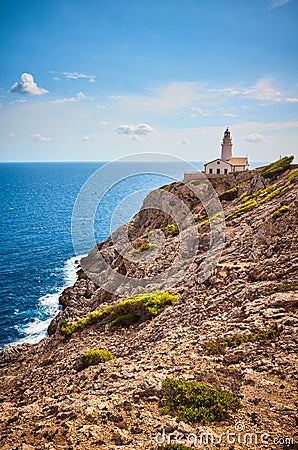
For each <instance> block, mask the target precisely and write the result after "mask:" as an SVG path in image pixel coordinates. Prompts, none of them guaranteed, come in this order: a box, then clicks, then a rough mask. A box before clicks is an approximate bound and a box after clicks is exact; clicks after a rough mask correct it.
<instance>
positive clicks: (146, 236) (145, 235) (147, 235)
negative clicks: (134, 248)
mask: <svg viewBox="0 0 298 450" xmlns="http://www.w3.org/2000/svg"><path fill="white" fill-rule="evenodd" d="M152 233H153V231H148V232H147V233H145V234H144V235H143V236H142V237H143V238H144V239H146V238H148V237H149V236H150V235H151V234H152Z"/></svg>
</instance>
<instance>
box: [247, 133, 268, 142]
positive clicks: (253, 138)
mask: <svg viewBox="0 0 298 450" xmlns="http://www.w3.org/2000/svg"><path fill="white" fill-rule="evenodd" d="M244 139H245V140H246V141H248V142H263V141H264V139H265V138H264V136H263V135H262V134H257V133H255V134H249V135H248V136H246V137H245V138H244Z"/></svg>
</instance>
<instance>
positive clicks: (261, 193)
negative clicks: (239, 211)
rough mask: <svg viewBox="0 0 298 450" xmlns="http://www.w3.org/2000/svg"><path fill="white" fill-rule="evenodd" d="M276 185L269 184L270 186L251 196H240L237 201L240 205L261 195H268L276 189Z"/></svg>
mask: <svg viewBox="0 0 298 450" xmlns="http://www.w3.org/2000/svg"><path fill="white" fill-rule="evenodd" d="M276 186H277V184H271V185H270V186H268V187H266V188H265V189H259V190H258V191H256V192H254V193H253V194H251V195H246V194H241V195H240V197H239V200H240V201H241V202H242V203H246V202H248V201H249V200H252V199H253V198H256V197H259V196H260V195H263V194H268V193H269V192H271V191H273V190H274V189H275V188H276Z"/></svg>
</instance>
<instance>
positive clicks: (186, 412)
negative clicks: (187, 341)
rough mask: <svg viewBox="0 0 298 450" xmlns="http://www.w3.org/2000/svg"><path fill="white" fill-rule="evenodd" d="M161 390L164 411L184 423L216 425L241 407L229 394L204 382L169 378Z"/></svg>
mask: <svg viewBox="0 0 298 450" xmlns="http://www.w3.org/2000/svg"><path fill="white" fill-rule="evenodd" d="M162 389H163V394H164V396H165V399H166V406H165V407H163V408H162V411H161V412H162V413H163V414H168V413H171V414H172V415H174V416H175V417H177V419H178V420H183V421H184V422H203V423H207V422H217V421H220V420H223V419H225V418H227V417H228V411H229V410H236V409H238V408H240V406H241V403H240V401H239V400H238V399H237V398H236V397H234V396H233V395H232V394H231V393H230V392H229V391H227V390H224V389H218V388H216V387H214V386H210V385H208V384H205V383H197V382H195V381H183V380H176V379H174V378H166V379H165V380H164V381H163V383H162Z"/></svg>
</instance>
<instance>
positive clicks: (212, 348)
mask: <svg viewBox="0 0 298 450" xmlns="http://www.w3.org/2000/svg"><path fill="white" fill-rule="evenodd" d="M280 332H281V327H276V328H273V329H269V330H260V331H259V332H258V333H257V334H238V335H235V336H232V337H227V338H224V339H222V340H220V341H217V342H213V341H209V342H205V344H204V345H203V348H204V349H205V350H207V352H208V354H209V355H214V354H216V353H221V352H223V351H224V350H225V349H226V348H227V347H239V345H241V344H243V343H244V342H259V341H264V340H270V339H274V338H275V337H276V336H278V335H279V334H280Z"/></svg>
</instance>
